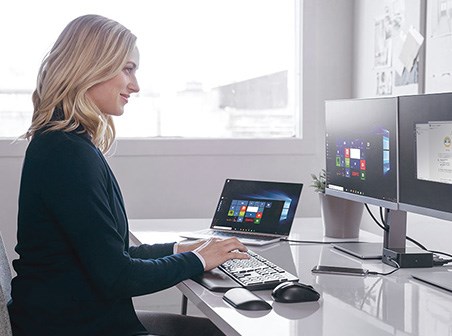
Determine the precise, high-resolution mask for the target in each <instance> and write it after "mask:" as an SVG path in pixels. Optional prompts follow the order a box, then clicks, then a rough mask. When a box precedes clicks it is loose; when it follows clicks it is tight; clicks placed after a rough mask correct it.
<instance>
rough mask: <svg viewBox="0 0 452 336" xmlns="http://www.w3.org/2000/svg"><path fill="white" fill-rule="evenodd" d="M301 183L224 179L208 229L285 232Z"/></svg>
mask: <svg viewBox="0 0 452 336" xmlns="http://www.w3.org/2000/svg"><path fill="white" fill-rule="evenodd" d="M302 188H303V184H302V183H289V182H273V181H252V180H237V179H226V181H225V183H224V187H223V191H222V192H221V195H220V199H219V201H218V205H217V208H216V210H215V214H214V216H213V219H212V224H211V228H216V229H224V230H233V231H243V232H258V233H268V234H278V235H288V234H289V232H290V229H291V227H292V223H293V220H294V218H295V212H296V210H297V206H298V201H299V199H300V195H301V190H302Z"/></svg>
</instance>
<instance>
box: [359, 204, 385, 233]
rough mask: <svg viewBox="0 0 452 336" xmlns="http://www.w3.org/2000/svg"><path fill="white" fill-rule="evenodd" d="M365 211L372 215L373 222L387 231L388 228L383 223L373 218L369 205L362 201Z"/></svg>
mask: <svg viewBox="0 0 452 336" xmlns="http://www.w3.org/2000/svg"><path fill="white" fill-rule="evenodd" d="M364 205H365V207H366V209H367V212H368V213H369V215H370V217H372V219H373V220H374V222H375V223H376V224H377V225H378V226H379V227H380V228H381V229H382V230H384V231H388V229H387V228H386V227H384V226H383V225H381V224H380V222H379V221H378V220H377V219H376V218H375V216H374V214H373V213H372V211H370V209H369V206H368V205H367V204H366V203H364Z"/></svg>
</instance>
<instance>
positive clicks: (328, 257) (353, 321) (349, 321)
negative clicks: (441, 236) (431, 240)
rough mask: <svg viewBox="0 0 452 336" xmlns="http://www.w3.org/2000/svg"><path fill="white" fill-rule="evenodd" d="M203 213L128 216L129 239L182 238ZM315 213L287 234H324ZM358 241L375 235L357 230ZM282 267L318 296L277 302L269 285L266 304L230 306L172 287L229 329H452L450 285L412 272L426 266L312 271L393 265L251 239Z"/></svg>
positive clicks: (200, 224) (198, 289)
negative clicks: (328, 271) (258, 308)
mask: <svg viewBox="0 0 452 336" xmlns="http://www.w3.org/2000/svg"><path fill="white" fill-rule="evenodd" d="M208 226H209V220H208V219H174V220H171V219H164V220H131V221H130V231H131V233H132V236H133V240H135V242H137V243H139V242H143V243H155V242H168V241H175V240H182V239H181V238H180V237H178V235H177V232H180V231H189V230H196V229H202V228H206V227H208ZM321 228H322V226H321V220H320V219H319V218H297V219H296V220H295V223H294V226H293V233H292V234H291V237H290V238H292V239H296V240H323V241H337V240H335V239H326V238H324V237H323V236H322V229H321ZM360 240H362V241H374V242H375V241H376V242H379V241H381V238H380V237H377V236H376V235H373V234H371V233H368V232H364V231H362V232H360ZM251 249H252V250H254V251H256V252H257V253H259V254H262V255H263V256H265V257H266V258H268V259H270V260H271V261H273V262H275V263H276V264H279V265H281V266H283V267H285V268H287V270H288V271H290V272H292V273H294V274H297V275H298V277H299V278H300V282H303V283H306V284H310V285H312V286H314V288H315V289H316V290H317V291H319V292H320V294H321V298H320V300H319V301H318V302H308V303H292V304H283V303H277V302H274V301H273V300H272V298H271V296H270V293H271V291H269V290H266V291H258V292H256V293H257V295H259V296H260V297H262V298H263V299H265V300H266V301H267V302H268V303H270V304H271V305H272V307H273V309H272V310H271V311H264V312H249V311H240V310H235V309H234V308H232V307H231V306H229V305H228V304H227V303H225V302H224V301H223V300H222V295H223V294H222V293H214V292H211V291H209V290H207V289H205V288H204V287H203V286H201V285H199V284H198V283H196V282H194V281H192V280H186V281H183V282H181V283H179V284H178V285H177V288H178V289H179V290H180V291H181V292H182V293H183V294H184V295H185V296H186V297H187V298H188V299H189V300H190V301H191V302H192V303H193V304H194V305H196V306H197V307H198V308H199V309H200V310H201V311H202V312H203V313H204V314H205V315H206V316H208V317H209V318H210V319H211V320H212V321H213V322H214V323H215V324H216V325H217V326H218V327H219V328H220V329H221V330H223V332H224V333H225V334H227V335H250V336H254V335H255V336H262V335H280V336H282V335H284V336H285V335H309V336H315V335H325V336H326V335H347V336H348V335H366V336H372V335H379V336H380V335H413V336H418V335H419V336H420V335H422V336H423V335H426V336H435V335H437V336H440V335H441V336H445V335H452V293H449V292H447V291H444V290H441V289H437V288H435V287H432V286H429V285H427V284H424V283H422V282H419V281H417V280H414V279H412V278H411V274H413V273H415V272H429V271H431V270H432V269H431V268H430V269H401V270H398V271H397V272H395V273H394V274H392V275H390V276H367V277H356V276H342V275H325V274H322V275H320V274H319V275H314V274H312V273H311V268H312V267H313V266H314V265H317V264H324V265H328V264H330V265H337V266H346V267H362V268H367V269H370V270H372V271H377V272H389V271H391V270H392V269H393V268H392V267H390V266H388V265H385V264H383V263H381V262H380V261H378V260H360V259H357V258H354V257H352V256H349V255H347V254H345V253H342V252H340V251H338V250H336V249H334V248H332V247H330V246H329V245H320V244H317V245H312V244H294V243H287V242H280V243H277V244H272V245H270V246H266V247H251Z"/></svg>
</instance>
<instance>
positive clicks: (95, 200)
mask: <svg viewBox="0 0 452 336" xmlns="http://www.w3.org/2000/svg"><path fill="white" fill-rule="evenodd" d="M132 169H133V168H132ZM17 237H18V244H17V247H16V251H17V253H18V254H19V259H18V260H15V261H14V262H13V266H14V269H15V271H16V272H17V276H16V277H15V278H14V279H13V282H12V302H11V303H10V304H9V311H10V316H11V322H12V326H13V333H14V336H22V335H46V336H49V335H52V336H54V335H55V336H57V335H85V336H89V335H108V336H113V335H121V336H128V335H140V334H146V332H145V329H144V328H143V326H142V325H141V324H140V322H139V321H138V319H137V317H136V315H135V311H134V308H133V305H132V300H131V298H132V297H133V296H138V295H143V294H149V293H152V292H156V291H159V290H162V289H165V288H168V287H171V286H173V285H175V284H177V283H178V282H180V281H182V280H184V279H187V278H190V277H192V276H194V275H196V274H199V273H201V272H202V271H203V266H202V263H201V262H200V260H199V259H198V258H197V257H196V256H195V255H194V254H193V253H191V252H187V253H181V254H172V252H173V245H174V243H168V244H156V245H141V246H138V247H129V243H128V242H129V235H128V223H127V217H126V211H125V208H124V203H123V200H122V196H121V192H120V189H119V186H118V183H117V182H116V180H115V177H114V175H113V173H112V171H111V170H110V167H109V166H108V163H107V162H106V160H105V158H104V156H103V155H102V153H101V152H100V151H99V150H98V149H97V148H96V147H95V146H94V145H93V144H92V143H91V141H90V139H89V138H88V137H87V136H86V135H82V134H77V133H76V132H71V133H65V132H60V131H56V132H49V133H44V134H38V135H36V136H35V137H34V138H33V140H32V141H31V142H30V144H29V146H28V148H27V152H26V155H25V160H24V165H23V170H22V178H21V186H20V195H19V214H18V236H17Z"/></svg>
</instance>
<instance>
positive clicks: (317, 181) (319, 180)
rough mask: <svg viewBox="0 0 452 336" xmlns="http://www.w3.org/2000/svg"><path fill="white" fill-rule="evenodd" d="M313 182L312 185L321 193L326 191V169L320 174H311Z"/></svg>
mask: <svg viewBox="0 0 452 336" xmlns="http://www.w3.org/2000/svg"><path fill="white" fill-rule="evenodd" d="M311 177H312V184H311V187H313V188H314V190H315V191H317V192H319V193H325V183H326V171H325V169H322V170H321V171H320V173H319V175H315V174H311Z"/></svg>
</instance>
